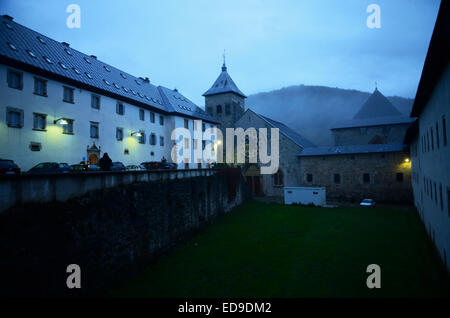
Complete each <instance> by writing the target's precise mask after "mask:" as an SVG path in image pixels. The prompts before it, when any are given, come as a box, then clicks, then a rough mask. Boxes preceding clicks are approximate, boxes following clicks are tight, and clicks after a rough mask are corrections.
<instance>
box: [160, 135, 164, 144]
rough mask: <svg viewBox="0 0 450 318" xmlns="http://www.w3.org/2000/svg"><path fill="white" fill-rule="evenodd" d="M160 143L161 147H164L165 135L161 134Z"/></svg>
mask: <svg viewBox="0 0 450 318" xmlns="http://www.w3.org/2000/svg"><path fill="white" fill-rule="evenodd" d="M159 145H160V146H161V147H164V137H163V136H159Z"/></svg>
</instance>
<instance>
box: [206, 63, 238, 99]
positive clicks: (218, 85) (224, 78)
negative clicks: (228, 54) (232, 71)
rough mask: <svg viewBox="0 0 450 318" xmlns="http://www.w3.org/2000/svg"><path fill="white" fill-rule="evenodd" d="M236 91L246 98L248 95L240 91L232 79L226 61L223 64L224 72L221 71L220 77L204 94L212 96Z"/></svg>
mask: <svg viewBox="0 0 450 318" xmlns="http://www.w3.org/2000/svg"><path fill="white" fill-rule="evenodd" d="M230 92H232V93H236V94H238V95H239V96H242V97H244V98H246V97H247V96H245V95H244V93H242V92H241V91H240V89H239V88H238V87H237V85H236V84H235V83H234V82H233V80H232V79H231V76H230V75H229V74H228V72H227V67H226V66H225V63H224V64H223V66H222V73H220V75H219V77H218V78H217V79H216V81H215V82H214V84H213V86H211V88H210V89H208V90H207V91H206V92H205V93H204V94H203V96H210V95H216V94H222V93H230Z"/></svg>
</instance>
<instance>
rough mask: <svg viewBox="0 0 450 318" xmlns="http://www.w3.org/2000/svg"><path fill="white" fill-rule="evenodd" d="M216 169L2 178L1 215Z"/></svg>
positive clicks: (205, 174) (197, 174)
mask: <svg viewBox="0 0 450 318" xmlns="http://www.w3.org/2000/svg"><path fill="white" fill-rule="evenodd" d="M214 173H216V170H213V169H191V170H151V171H116V172H101V171H99V172H88V173H58V174H50V175H49V174H43V175H39V174H36V175H33V174H23V175H2V176H0V212H1V211H4V210H6V209H8V208H10V207H12V206H15V205H18V204H24V203H30V202H40V203H43V202H51V201H66V200H68V199H70V198H75V197H79V196H82V195H84V194H86V193H89V192H92V191H95V190H98V189H107V188H114V187H117V186H121V185H126V184H132V183H135V182H149V181H157V180H174V179H183V178H191V177H197V176H210V175H212V174H214Z"/></svg>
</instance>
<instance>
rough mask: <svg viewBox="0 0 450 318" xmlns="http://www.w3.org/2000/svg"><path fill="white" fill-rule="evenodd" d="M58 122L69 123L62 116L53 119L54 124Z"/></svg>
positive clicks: (61, 123)
mask: <svg viewBox="0 0 450 318" xmlns="http://www.w3.org/2000/svg"><path fill="white" fill-rule="evenodd" d="M58 122H59V124H60V125H68V124H69V123H68V122H67V120H65V119H64V118H59V119H56V120H54V121H53V123H54V124H58Z"/></svg>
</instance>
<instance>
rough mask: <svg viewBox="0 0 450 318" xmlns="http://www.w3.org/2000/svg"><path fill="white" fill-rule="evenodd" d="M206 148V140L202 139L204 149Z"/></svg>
mask: <svg viewBox="0 0 450 318" xmlns="http://www.w3.org/2000/svg"><path fill="white" fill-rule="evenodd" d="M205 148H206V140H202V150H205Z"/></svg>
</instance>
